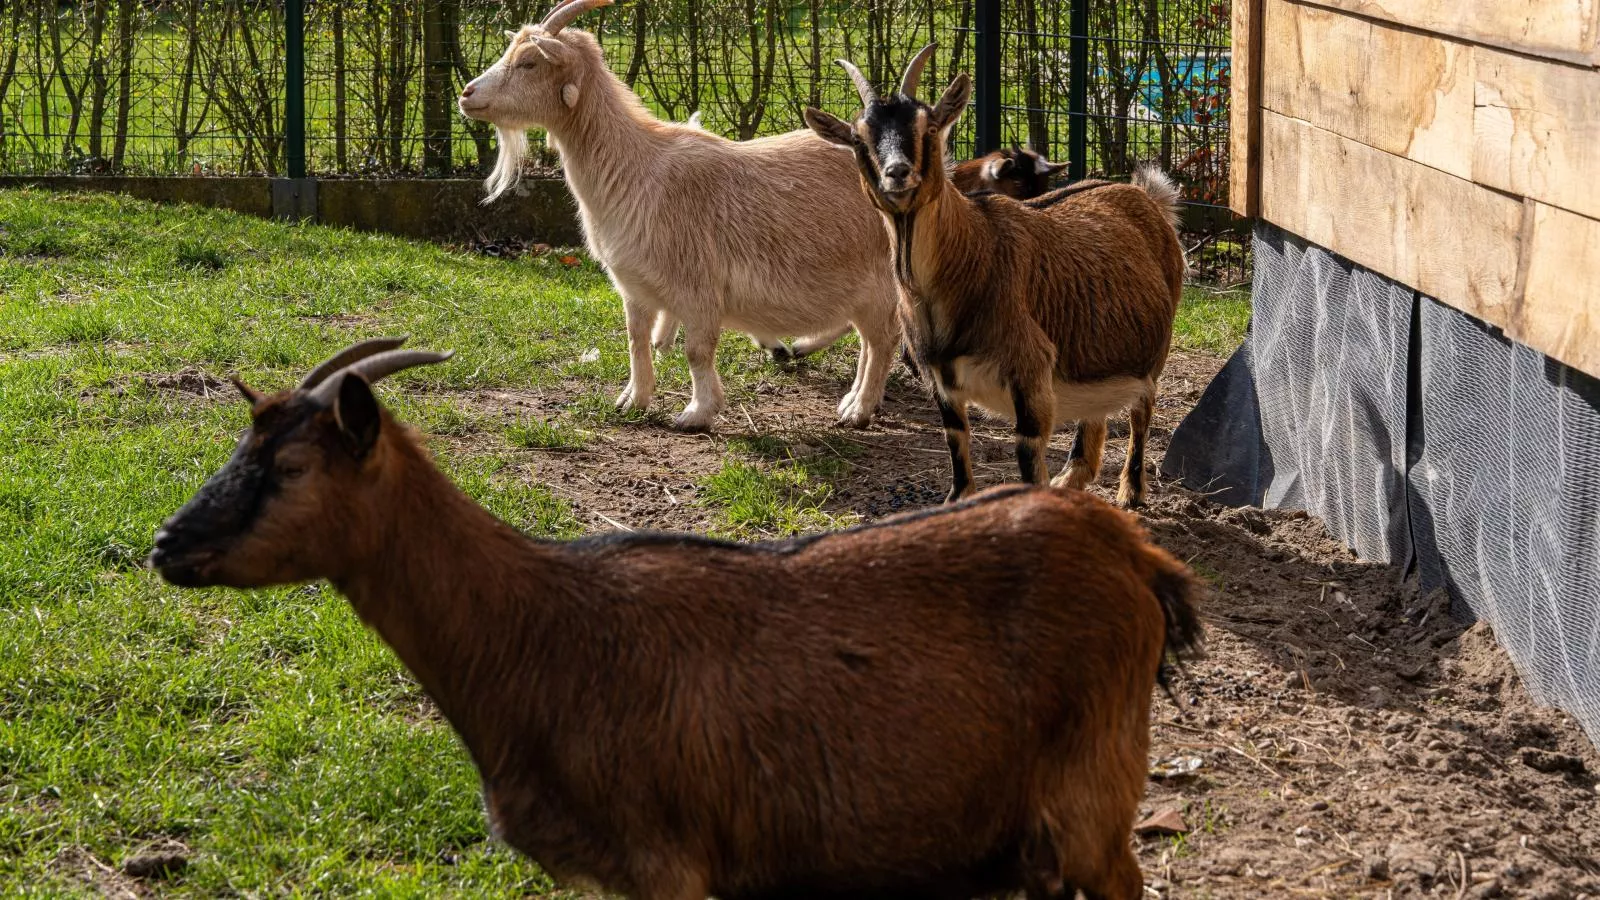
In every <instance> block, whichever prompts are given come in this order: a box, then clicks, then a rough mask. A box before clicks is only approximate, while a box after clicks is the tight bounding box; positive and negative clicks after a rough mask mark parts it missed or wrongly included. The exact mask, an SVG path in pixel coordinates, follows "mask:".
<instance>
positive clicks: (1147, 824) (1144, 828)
mask: <svg viewBox="0 0 1600 900" xmlns="http://www.w3.org/2000/svg"><path fill="white" fill-rule="evenodd" d="M1133 833H1134V834H1137V835H1139V836H1141V837H1147V836H1150V835H1173V834H1188V833H1189V826H1188V825H1186V824H1184V821H1183V815H1182V814H1181V813H1179V812H1178V811H1177V810H1176V809H1173V808H1172V807H1170V806H1169V807H1166V808H1165V809H1162V810H1160V811H1159V812H1157V813H1156V814H1155V815H1153V816H1151V817H1150V818H1148V819H1145V820H1144V821H1143V822H1140V823H1139V824H1137V825H1135V826H1133Z"/></svg>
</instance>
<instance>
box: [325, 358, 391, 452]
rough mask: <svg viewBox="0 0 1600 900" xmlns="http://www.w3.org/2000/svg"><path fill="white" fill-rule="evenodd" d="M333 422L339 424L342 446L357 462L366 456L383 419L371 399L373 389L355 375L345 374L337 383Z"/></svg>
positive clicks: (374, 400)
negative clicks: (348, 449) (347, 449)
mask: <svg viewBox="0 0 1600 900" xmlns="http://www.w3.org/2000/svg"><path fill="white" fill-rule="evenodd" d="M333 420H334V421H335V422H337V423H338V424H339V433H340V434H341V435H343V437H344V440H345V445H346V446H348V447H349V448H350V452H351V453H353V454H354V455H355V456H356V458H357V459H360V458H361V457H364V456H366V455H367V451H369V450H371V449H372V445H373V444H375V443H377V441H378V429H379V427H380V426H381V424H382V422H383V416H382V414H381V413H380V412H379V411H378V398H377V397H374V396H373V395H372V385H370V384H368V383H367V379H365V378H363V377H361V376H360V375H356V374H346V375H344V376H343V378H342V379H341V381H340V382H339V393H338V395H337V396H336V397H335V398H334V401H333Z"/></svg>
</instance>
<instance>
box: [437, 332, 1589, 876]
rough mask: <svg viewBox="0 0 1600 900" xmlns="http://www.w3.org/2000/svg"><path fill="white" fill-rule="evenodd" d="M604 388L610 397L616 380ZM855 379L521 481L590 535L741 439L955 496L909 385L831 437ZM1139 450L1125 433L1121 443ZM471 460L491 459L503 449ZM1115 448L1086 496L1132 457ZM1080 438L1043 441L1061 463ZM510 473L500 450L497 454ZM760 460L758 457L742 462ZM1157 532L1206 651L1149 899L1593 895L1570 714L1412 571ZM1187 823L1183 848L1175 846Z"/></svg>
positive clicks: (527, 459)
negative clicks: (854, 427) (1538, 695)
mask: <svg viewBox="0 0 1600 900" xmlns="http://www.w3.org/2000/svg"><path fill="white" fill-rule="evenodd" d="M1221 362H1222V361H1221V360H1218V359H1214V358H1211V357H1207V356H1200V355H1187V354H1176V355H1175V356H1174V358H1173V359H1172V361H1171V364H1170V365H1169V366H1168V370H1167V375H1166V377H1165V378H1164V379H1163V395H1162V397H1161V399H1160V401H1159V403H1158V404H1157V414H1156V420H1155V423H1154V425H1153V427H1152V434H1151V441H1150V447H1151V456H1152V460H1151V462H1152V468H1153V469H1154V468H1155V467H1158V466H1159V464H1160V460H1161V457H1162V454H1163V453H1164V452H1165V450H1166V446H1167V440H1168V438H1169V436H1170V434H1171V429H1172V428H1173V427H1175V426H1176V425H1177V423H1178V422H1179V421H1180V420H1181V419H1182V417H1183V415H1184V414H1185V413H1186V412H1187V411H1188V410H1189V409H1190V408H1191V407H1192V406H1193V404H1194V402H1195V401H1196V400H1197V399H1198V397H1199V394H1200V392H1201V391H1202V390H1203V389H1204V387H1205V385H1206V384H1207V383H1208V382H1209V381H1210V379H1211V377H1212V376H1213V375H1214V374H1215V373H1216V371H1217V370H1218V369H1219V368H1220V367H1221ZM597 387H600V386H597V385H594V384H591V383H587V382H570V383H566V384H563V385H559V386H556V387H553V388H548V389H541V390H538V391H492V392H484V393H478V394H470V395H456V397H457V399H458V400H463V401H464V402H467V403H469V404H470V405H471V406H472V407H473V409H474V411H475V412H478V413H481V414H483V415H485V416H488V417H491V418H494V417H499V418H501V419H503V420H505V421H508V422H509V421H512V420H515V419H516V418H518V417H527V416H535V417H547V418H548V417H554V416H574V417H576V416H577V414H576V413H574V412H573V409H574V408H575V407H583V405H584V403H585V402H586V401H587V402H590V403H592V394H593V392H594V391H595V390H596V388H597ZM603 387H604V388H605V389H606V390H607V391H608V392H609V391H611V390H612V389H614V388H618V387H620V386H619V385H605V386H603ZM847 389H848V373H846V372H844V371H843V370H842V369H829V368H816V367H811V366H806V365H802V366H800V367H799V368H798V369H797V370H795V371H793V372H789V373H775V374H774V375H772V376H771V377H767V378H761V379H758V380H757V381H756V382H755V383H754V384H747V385H746V387H745V389H744V390H743V391H742V392H741V396H739V397H737V398H735V399H733V400H732V401H731V402H730V407H729V410H728V412H727V413H726V414H725V415H724V416H723V417H722V420H721V421H720V423H719V431H718V432H717V433H716V434H714V435H710V436H705V435H702V436H687V435H680V434H676V433H674V432H672V431H670V430H669V429H667V428H666V427H664V426H665V422H666V421H668V420H669V417H670V415H671V414H673V413H676V412H677V410H678V409H679V408H681V407H682V406H683V404H684V403H685V402H686V401H687V399H688V398H687V397H685V396H682V395H681V394H679V395H673V394H670V393H669V394H663V395H662V396H660V397H658V399H657V407H656V409H655V410H653V411H652V413H651V417H650V419H649V420H647V421H645V422H641V423H637V424H632V423H630V424H622V425H614V424H613V425H593V424H587V423H584V422H582V420H581V418H580V419H578V421H579V423H580V426H581V427H583V428H585V429H586V430H588V431H590V432H592V434H591V437H590V439H589V440H588V441H587V443H586V444H585V446H584V447H583V448H582V449H578V450H563V451H559V452H557V451H541V450H528V451H522V452H521V454H520V456H521V461H520V462H519V463H518V464H517V465H518V466H519V467H521V468H522V470H523V474H524V476H525V477H527V478H529V479H530V480H535V481H537V482H539V483H541V484H544V485H547V486H548V487H550V489H552V490H553V491H554V492H555V493H557V494H558V495H559V496H561V497H563V498H565V499H566V500H567V501H568V502H569V503H570V504H571V505H572V507H573V508H574V510H575V511H576V512H577V514H578V516H579V518H580V519H582V520H583V521H585V522H587V523H590V524H591V526H592V527H593V528H595V529H597V530H607V529H610V528H614V527H617V526H626V527H631V528H662V529H682V530H691V531H704V530H706V529H707V528H709V527H712V526H713V525H714V524H715V522H716V516H715V513H714V511H712V510H709V509H706V508H705V507H703V506H701V505H699V504H698V503H696V499H697V497H696V487H695V485H696V482H698V481H699V480H700V479H701V478H703V477H704V476H705V475H708V474H710V473H712V472H715V471H717V470H718V469H719V468H720V467H721V465H722V464H723V460H724V458H725V454H726V453H727V452H728V450H729V449H730V448H729V444H730V441H732V440H733V439H735V438H741V437H742V438H746V439H751V438H758V437H759V438H764V440H761V441H759V442H758V441H749V440H747V442H746V443H745V444H743V445H742V446H746V447H748V446H749V445H750V444H752V443H754V444H758V445H759V446H760V447H762V448H764V449H763V452H764V453H765V454H766V455H768V456H771V457H779V458H781V457H782V456H784V455H794V456H796V457H807V456H814V455H819V454H833V455H837V456H838V457H840V458H841V459H843V460H844V461H846V462H847V463H848V465H847V466H846V467H844V470H843V474H842V475H840V476H839V477H837V478H835V479H833V481H832V484H833V493H832V495H831V497H830V498H829V500H828V501H827V503H826V505H825V508H826V509H827V510H828V511H829V512H831V513H834V514H845V513H854V514H856V515H858V516H860V517H862V518H864V519H872V518H877V517H880V516H883V515H886V514H889V513H893V512H896V511H899V510H901V509H906V508H915V507H921V506H925V505H928V504H931V503H936V502H938V501H939V500H940V499H942V498H943V496H944V493H945V491H946V489H947V488H948V484H949V468H948V466H949V464H948V459H947V455H946V451H945V447H944V437H943V434H942V431H941V429H940V427H939V423H938V417H937V412H936V411H935V409H934V407H933V404H932V403H931V402H930V401H929V400H928V399H927V397H926V395H925V394H924V392H923V390H922V389H921V387H920V386H918V385H915V384H913V383H911V382H910V381H909V380H908V379H904V378H899V379H896V381H895V382H894V383H892V385H891V389H890V391H889V394H888V397H887V398H886V401H885V405H884V408H883V412H882V414H881V415H880V416H879V418H878V420H877V421H876V422H875V423H874V424H873V426H872V427H871V428H869V429H866V430H863V431H851V430H840V429H834V428H833V427H832V423H833V409H834V405H835V403H836V402H837V400H838V398H839V397H840V396H842V395H843V394H844V392H845V391H846V390H847ZM1123 433H1125V429H1123V428H1122V427H1118V426H1115V425H1114V427H1113V429H1112V434H1113V435H1120V434H1123ZM460 440H466V441H472V440H496V441H499V440H501V439H500V438H499V437H498V436H497V435H492V434H485V435H478V436H468V437H466V438H461V439H460ZM1122 443H1123V442H1122V441H1120V440H1117V441H1114V442H1113V443H1111V444H1110V445H1109V446H1108V447H1107V453H1106V461H1105V471H1104V474H1103V477H1102V480H1101V484H1100V485H1099V486H1097V487H1096V488H1095V490H1096V491H1097V492H1098V493H1100V494H1101V495H1102V496H1104V497H1107V498H1108V499H1109V497H1110V495H1111V490H1112V488H1113V485H1114V479H1115V475H1116V471H1117V470H1118V469H1119V468H1120V466H1121V464H1122V459H1123V456H1122V454H1123V447H1122ZM1066 448H1067V438H1066V437H1065V436H1058V438H1057V441H1056V442H1055V444H1054V445H1053V446H1052V455H1051V468H1052V471H1055V470H1058V469H1059V468H1060V466H1061V465H1062V464H1063V463H1064V462H1065V458H1066ZM973 451H974V453H973V455H974V467H975V470H976V473H977V476H978V479H979V482H980V485H982V486H989V485H992V484H996V483H999V482H1002V481H1013V480H1015V479H1016V477H1017V475H1016V466H1015V462H1014V458H1013V449H1012V441H1011V436H1010V431H1009V428H1008V427H1006V426H1004V425H999V424H996V423H984V422H978V423H976V427H975V433H974V440H973ZM497 452H500V453H505V452H506V450H505V445H504V444H503V443H502V444H501V445H500V446H498V447H497ZM747 452H748V451H747ZM1144 518H1145V520H1146V522H1147V524H1148V526H1149V528H1150V530H1151V532H1152V534H1153V535H1154V537H1155V538H1156V540H1157V541H1158V542H1160V543H1161V544H1162V546H1164V547H1166V548H1168V549H1169V550H1171V551H1173V552H1174V553H1176V554H1178V555H1179V556H1180V557H1182V558H1183V559H1185V560H1187V561H1189V563H1190V564H1191V565H1192V566H1193V567H1194V569H1195V571H1196V572H1197V573H1199V574H1200V575H1201V576H1202V577H1204V578H1205V579H1206V580H1207V581H1208V582H1210V584H1211V586H1212V590H1211V591H1210V597H1209V599H1208V601H1207V604H1206V607H1205V617H1206V620H1207V623H1208V625H1209V655H1208V656H1207V658H1205V659H1202V660H1199V661H1196V662H1194V663H1192V664H1191V665H1190V666H1189V668H1188V669H1187V671H1186V673H1185V674H1184V675H1183V676H1182V677H1181V678H1180V679H1178V680H1177V682H1176V685H1175V688H1176V690H1177V692H1178V694H1179V696H1180V698H1181V700H1182V702H1183V704H1184V708H1183V710H1182V711H1181V715H1180V712H1179V710H1177V709H1175V708H1174V707H1173V706H1172V704H1171V703H1169V702H1168V701H1166V700H1165V699H1161V700H1159V701H1158V702H1157V706H1156V708H1155V715H1156V719H1157V723H1156V725H1155V728H1154V733H1153V743H1152V747H1151V759H1152V764H1153V768H1152V778H1151V781H1150V785H1149V789H1148V793H1147V798H1146V802H1145V804H1144V807H1143V808H1142V809H1141V817H1144V816H1154V817H1157V819H1156V821H1157V824H1158V825H1159V826H1160V827H1155V826H1152V828H1151V829H1149V832H1150V833H1149V835H1148V836H1146V837H1141V838H1136V839H1135V840H1136V842H1137V844H1138V849H1139V854H1140V860H1141V862H1142V864H1143V866H1144V871H1145V876H1146V878H1147V880H1148V881H1149V882H1150V887H1151V889H1152V890H1154V891H1155V892H1156V893H1157V894H1160V895H1162V896H1169V897H1219V898H1224V897H1305V896H1340V897H1342V896H1377V897H1390V896H1392V897H1421V896H1442V897H1452V898H1460V897H1474V898H1478V897H1537V898H1579V897H1584V896H1588V897H1600V862H1597V860H1600V802H1597V797H1596V775H1597V774H1600V755H1597V754H1596V752H1595V750H1594V748H1593V747H1592V746H1591V745H1590V744H1589V743H1588V741H1587V740H1586V739H1585V738H1584V736H1583V734H1582V732H1581V731H1580V730H1579V729H1578V728H1577V726H1576V725H1575V723H1573V722H1572V720H1571V719H1570V718H1568V717H1567V716H1565V715H1563V714H1561V713H1559V712H1556V711H1554V710H1550V709H1543V708H1540V707H1538V706H1536V705H1535V704H1534V703H1533V702H1532V700H1531V699H1530V698H1529V697H1528V694H1527V692H1526V690H1525V689H1524V687H1523V685H1522V682H1521V679H1520V678H1518V677H1517V675H1516V673H1515V671H1514V670H1513V668H1512V667H1511V663H1510V661H1509V659H1508V657H1507V656H1506V655H1505V653H1504V652H1503V651H1502V650H1501V649H1500V648H1499V647H1497V646H1496V645H1495V643H1494V639H1493V635H1492V634H1491V633H1490V632H1489V630H1488V628H1487V627H1486V626H1483V625H1478V626H1473V627H1471V628H1468V627H1466V626H1465V625H1463V624H1462V623H1460V622H1457V621H1455V620H1453V619H1451V618H1450V616H1449V614H1448V604H1447V603H1446V602H1445V599H1444V598H1443V597H1442V596H1440V595H1433V596H1428V595H1422V594H1419V592H1418V591H1417V589H1416V586H1415V583H1414V582H1412V581H1408V580H1406V579H1405V578H1404V577H1403V575H1402V573H1401V572H1399V571H1398V570H1396V569H1394V568H1392V567H1389V566H1384V565H1377V564H1372V563H1366V562H1362V561H1361V560H1359V559H1357V558H1356V557H1355V556H1354V555H1353V554H1351V553H1350V552H1349V551H1348V550H1346V549H1345V548H1344V547H1343V546H1342V545H1341V544H1339V543H1338V542H1337V541H1335V540H1333V539H1332V538H1330V537H1329V536H1328V534H1327V532H1326V530H1325V529H1324V528H1323V526H1322V523H1321V522H1319V521H1318V520H1316V519H1314V518H1311V517H1309V516H1307V515H1306V514H1304V513H1301V512H1293V511H1272V510H1260V509H1228V508H1226V507H1222V506H1220V505H1217V504H1215V503H1212V502H1210V501H1208V500H1207V499H1206V498H1205V497H1204V496H1202V495H1198V494H1195V493H1193V492H1190V491H1187V490H1184V489H1182V488H1181V487H1177V486H1175V485H1169V484H1163V483H1161V482H1160V480H1159V478H1153V479H1152V489H1151V505H1150V507H1149V508H1148V509H1147V510H1146V511H1145V513H1144ZM1169 810H1171V811H1175V812H1176V813H1177V814H1178V818H1179V819H1181V820H1182V823H1183V827H1184V828H1185V829H1187V830H1186V831H1184V832H1183V833H1181V834H1177V835H1173V834H1170V833H1163V832H1170V831H1171V829H1170V828H1169V827H1168V826H1170V825H1171V823H1172V822H1173V817H1171V816H1170V815H1165V814H1166V813H1167V812H1168V811H1169Z"/></svg>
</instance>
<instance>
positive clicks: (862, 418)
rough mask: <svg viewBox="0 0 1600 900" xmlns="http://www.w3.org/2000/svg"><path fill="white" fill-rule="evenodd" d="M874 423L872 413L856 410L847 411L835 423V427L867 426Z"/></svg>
mask: <svg viewBox="0 0 1600 900" xmlns="http://www.w3.org/2000/svg"><path fill="white" fill-rule="evenodd" d="M871 424H872V413H864V412H855V413H845V414H844V415H842V416H840V417H839V421H837V422H834V423H833V427H835V428H866V427H867V426H868V425H871Z"/></svg>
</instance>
